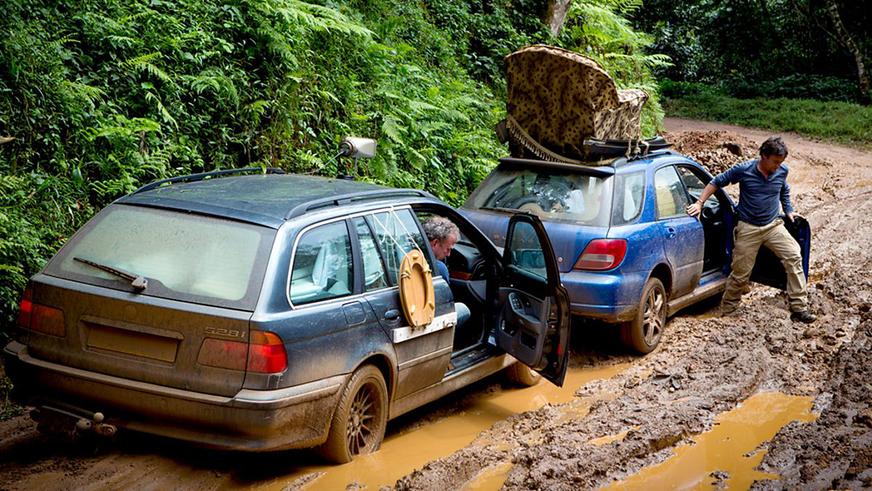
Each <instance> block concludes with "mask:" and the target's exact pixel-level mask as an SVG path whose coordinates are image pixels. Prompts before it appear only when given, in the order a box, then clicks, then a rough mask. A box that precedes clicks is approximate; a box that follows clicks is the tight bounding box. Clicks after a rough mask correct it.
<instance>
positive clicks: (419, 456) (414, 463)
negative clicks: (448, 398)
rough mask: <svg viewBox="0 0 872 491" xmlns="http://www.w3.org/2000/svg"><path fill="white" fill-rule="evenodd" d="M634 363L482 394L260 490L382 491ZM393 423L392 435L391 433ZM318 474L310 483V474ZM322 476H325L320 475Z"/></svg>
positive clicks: (503, 470) (489, 481)
mask: <svg viewBox="0 0 872 491" xmlns="http://www.w3.org/2000/svg"><path fill="white" fill-rule="evenodd" d="M629 366H630V365H629V364H620V365H612V366H607V367H596V368H584V369H570V370H569V371H568V372H567V374H566V381H565V382H564V385H563V387H562V388H558V387H556V386H554V385H553V384H550V383H548V382H547V381H544V380H543V381H542V382H540V383H539V384H538V385H536V386H535V387H529V388H525V389H506V390H497V391H493V392H482V393H481V394H479V395H476V396H474V397H473V398H472V400H471V402H470V403H469V404H468V405H465V406H464V407H463V409H462V410H461V411H459V412H458V413H455V414H451V415H449V416H446V417H443V418H441V419H439V420H436V421H433V422H430V423H427V424H425V425H422V426H420V427H416V428H413V429H410V430H406V431H400V432H398V433H396V434H393V435H391V434H389V435H388V436H387V437H386V438H385V441H384V442H383V443H382V446H381V449H380V450H379V451H378V452H376V453H375V454H372V455H367V456H363V457H358V458H357V459H355V460H354V461H353V462H350V463H348V464H344V465H338V466H306V467H300V468H299V469H297V470H296V471H295V472H293V473H292V474H289V475H285V476H282V477H281V478H278V479H273V480H272V481H270V482H269V483H263V484H262V485H260V486H257V487H256V488H257V489H267V490H272V489H275V490H281V489H286V488H287V487H288V486H289V485H291V486H292V487H297V486H298V485H300V484H302V483H303V482H305V484H303V485H302V486H301V489H305V490H322V489H323V490H328V489H329V490H334V489H345V488H346V487H347V486H348V485H349V484H353V483H356V484H357V486H359V487H361V488H363V487H365V488H366V489H379V488H380V487H381V486H386V485H388V486H389V485H393V484H394V483H395V482H396V481H397V479H399V478H401V477H403V476H405V475H406V474H409V473H410V472H412V471H413V470H415V469H417V468H420V467H423V466H424V464H426V463H427V462H430V461H432V460H435V459H439V458H442V457H445V456H448V455H451V454H452V453H454V452H456V451H458V450H460V449H462V448H463V447H465V446H467V445H469V444H470V443H471V442H472V441H473V440H474V439H475V438H476V437H477V436H478V435H479V434H480V433H481V432H482V431H484V430H487V429H488V428H490V427H491V426H492V425H493V424H494V423H496V422H498V421H502V420H504V419H506V418H508V417H509V416H512V415H515V414H519V413H522V412H526V411H534V410H536V409H539V408H540V407H542V406H544V405H545V404H564V403H567V402H570V401H572V400H573V398H574V393H575V391H576V390H578V389H579V388H580V387H582V386H583V385H585V384H587V383H588V382H590V381H592V380H597V379H607V378H611V377H614V376H616V375H618V374H619V373H621V372H623V371H624V370H626V369H627V368H629ZM390 426H391V425H390V423H388V432H390V429H391V428H390ZM510 470H511V464H508V463H506V464H505V465H499V466H496V467H494V468H489V469H486V470H485V471H483V472H482V474H481V475H480V476H478V477H477V478H476V479H474V480H473V482H470V483H469V486H470V487H469V488H468V489H478V490H484V489H499V487H500V486H501V485H502V483H503V481H504V480H505V476H506V474H508V472H509V471H510ZM312 474H314V475H317V476H318V477H315V478H314V479H307V478H306V476H308V475H312ZM319 474H320V475H319Z"/></svg>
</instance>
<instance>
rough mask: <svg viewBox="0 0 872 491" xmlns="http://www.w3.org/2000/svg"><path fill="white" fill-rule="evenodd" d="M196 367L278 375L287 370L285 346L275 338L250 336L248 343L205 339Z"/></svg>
mask: <svg viewBox="0 0 872 491" xmlns="http://www.w3.org/2000/svg"><path fill="white" fill-rule="evenodd" d="M197 363H199V364H200V365H205V366H209V367H217V368H226V369H229V370H240V371H242V370H247V371H249V372H255V373H279V372H283V371H285V369H286V368H287V367H288V355H287V353H286V352H285V345H284V343H282V340H281V338H279V337H278V336H277V335H276V334H274V333H271V332H265V331H251V332H249V342H248V343H246V342H243V341H227V340H224V339H214V338H206V339H204V340H203V345H202V346H201V347H200V353H199V355H198V356H197Z"/></svg>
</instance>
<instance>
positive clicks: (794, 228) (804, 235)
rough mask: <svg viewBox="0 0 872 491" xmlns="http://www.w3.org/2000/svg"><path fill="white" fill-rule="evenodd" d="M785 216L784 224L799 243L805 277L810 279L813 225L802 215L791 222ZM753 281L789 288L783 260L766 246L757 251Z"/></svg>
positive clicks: (782, 288) (752, 273)
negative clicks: (809, 264)
mask: <svg viewBox="0 0 872 491" xmlns="http://www.w3.org/2000/svg"><path fill="white" fill-rule="evenodd" d="M783 218H784V226H785V227H787V231H788V232H790V235H792V236H793V238H794V239H796V242H797V243H799V253H800V255H801V256H802V272H803V274H805V279H806V280H808V258H809V253H810V251H811V227H810V226H809V224H808V220H806V219H805V218H802V217H799V216H798V217H796V219H795V220H794V221H793V222H791V221H790V220H789V219H788V218H787V217H783ZM751 281H754V282H756V283H761V284H764V285H767V286H771V287H773V288H778V289H780V290H786V289H787V273H785V272H784V266H783V265H782V264H781V260H780V259H778V257H777V256H775V254H774V253H773V252H772V251H770V250H769V249H768V248H766V247H765V246H763V247H761V248H760V251H759V252H758V253H757V260H756V262H755V263H754V269H753V270H752V271H751Z"/></svg>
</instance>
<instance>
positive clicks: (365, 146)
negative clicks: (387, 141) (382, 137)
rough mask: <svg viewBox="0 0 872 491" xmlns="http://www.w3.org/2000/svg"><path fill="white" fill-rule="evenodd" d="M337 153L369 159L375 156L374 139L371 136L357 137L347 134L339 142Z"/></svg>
mask: <svg viewBox="0 0 872 491" xmlns="http://www.w3.org/2000/svg"><path fill="white" fill-rule="evenodd" d="M339 155H340V156H343V157H352V158H355V159H358V158H365V159H370V158H372V157H374V156H375V140H373V139H371V138H358V137H355V136H347V137H345V139H343V140H342V143H340V144H339Z"/></svg>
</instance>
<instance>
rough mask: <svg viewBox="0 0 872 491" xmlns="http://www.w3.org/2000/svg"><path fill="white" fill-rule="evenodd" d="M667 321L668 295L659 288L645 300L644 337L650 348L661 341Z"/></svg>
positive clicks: (652, 290) (651, 292)
mask: <svg viewBox="0 0 872 491" xmlns="http://www.w3.org/2000/svg"><path fill="white" fill-rule="evenodd" d="M665 320H666V295H664V293H663V290H661V289H659V288H652V289H651V290H650V291H649V292H648V297H647V298H646V299H645V317H644V319H643V320H642V335H643V336H644V338H645V342H646V343H648V345H649V346H654V345H655V344H657V342H658V341H660V336H661V335H662V334H663V324H664V323H665Z"/></svg>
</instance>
